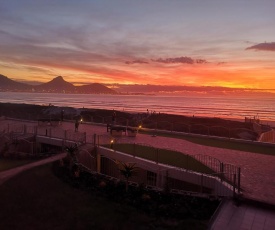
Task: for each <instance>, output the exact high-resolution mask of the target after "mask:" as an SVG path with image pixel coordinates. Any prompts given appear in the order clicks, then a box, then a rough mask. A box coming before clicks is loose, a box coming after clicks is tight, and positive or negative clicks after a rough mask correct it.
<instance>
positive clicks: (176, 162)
mask: <svg viewBox="0 0 275 230" xmlns="http://www.w3.org/2000/svg"><path fill="white" fill-rule="evenodd" d="M113 149H114V150H117V151H121V152H123V153H127V154H130V155H134V156H138V157H142V158H145V159H148V160H151V161H156V162H158V163H162V164H168V165H172V166H176V167H180V168H185V169H188V170H192V171H196V172H201V173H208V174H210V173H214V171H213V170H212V169H210V168H208V167H207V166H205V165H204V164H202V163H200V162H199V161H197V160H195V159H194V158H193V157H191V156H189V155H185V154H183V153H180V152H177V151H173V150H167V149H156V148H153V147H150V146H144V145H138V144H114V145H113Z"/></svg>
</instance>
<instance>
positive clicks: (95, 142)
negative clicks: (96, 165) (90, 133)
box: [94, 133, 96, 147]
mask: <svg viewBox="0 0 275 230" xmlns="http://www.w3.org/2000/svg"><path fill="white" fill-rule="evenodd" d="M95 146H96V133H94V147H95Z"/></svg>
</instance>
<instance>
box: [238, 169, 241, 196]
mask: <svg viewBox="0 0 275 230" xmlns="http://www.w3.org/2000/svg"><path fill="white" fill-rule="evenodd" d="M240 191H241V168H240V167H239V168H238V193H240Z"/></svg>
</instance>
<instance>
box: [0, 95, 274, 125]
mask: <svg viewBox="0 0 275 230" xmlns="http://www.w3.org/2000/svg"><path fill="white" fill-rule="evenodd" d="M0 102H10V103H26V104H36V105H49V104H52V105H56V106H69V107H75V108H83V107H84V108H96V109H115V110H120V111H127V112H138V113H143V112H147V109H148V111H149V112H150V113H151V112H156V113H168V114H179V115H187V116H193V115H194V116H207V117H220V118H228V119H232V118H233V119H242V120H243V119H244V117H251V118H253V117H254V116H255V117H259V118H260V119H261V120H266V121H275V98H270V97H261V98H256V97H255V98H253V97H249V98H245V97H228V96H227V97H225V96H215V97H213V96H212V97H207V96H203V97H199V96H192V97H190V96H188V97H187V96H160V95H92V94H89V95H87V94H48V93H14V92H0Z"/></svg>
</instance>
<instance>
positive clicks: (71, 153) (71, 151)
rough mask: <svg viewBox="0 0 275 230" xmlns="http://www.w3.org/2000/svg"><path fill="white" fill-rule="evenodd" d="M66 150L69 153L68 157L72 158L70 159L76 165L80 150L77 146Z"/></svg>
mask: <svg viewBox="0 0 275 230" xmlns="http://www.w3.org/2000/svg"><path fill="white" fill-rule="evenodd" d="M65 150H66V152H67V153H68V156H69V157H70V159H71V160H72V161H73V163H76V161H77V159H76V152H77V150H78V147H77V144H75V145H71V146H67V147H66V148H65Z"/></svg>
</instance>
